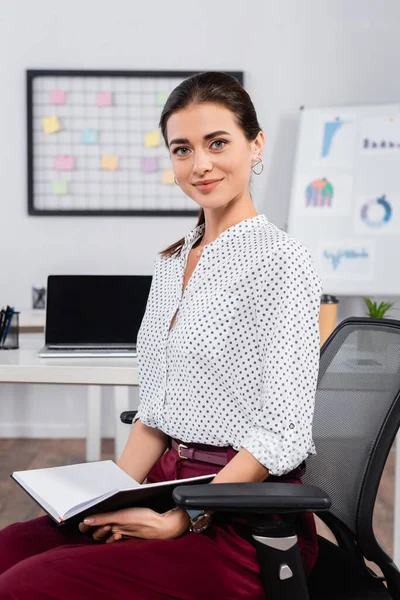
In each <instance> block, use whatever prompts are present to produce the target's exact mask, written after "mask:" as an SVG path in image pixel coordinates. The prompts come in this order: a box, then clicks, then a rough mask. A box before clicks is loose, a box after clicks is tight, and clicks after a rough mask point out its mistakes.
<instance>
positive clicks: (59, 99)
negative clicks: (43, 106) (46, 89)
mask: <svg viewBox="0 0 400 600" xmlns="http://www.w3.org/2000/svg"><path fill="white" fill-rule="evenodd" d="M50 104H65V92H64V90H51V92H50Z"/></svg>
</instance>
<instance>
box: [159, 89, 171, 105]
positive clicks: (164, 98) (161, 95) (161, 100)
mask: <svg viewBox="0 0 400 600" xmlns="http://www.w3.org/2000/svg"><path fill="white" fill-rule="evenodd" d="M168 96H169V93H168V92H157V94H156V104H157V106H164V104H165V103H166V101H167V98H168Z"/></svg>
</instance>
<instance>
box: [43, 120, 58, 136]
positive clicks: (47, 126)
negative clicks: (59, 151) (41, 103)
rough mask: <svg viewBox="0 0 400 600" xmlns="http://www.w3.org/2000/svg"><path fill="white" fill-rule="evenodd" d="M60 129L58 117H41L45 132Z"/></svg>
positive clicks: (54, 131)
mask: <svg viewBox="0 0 400 600" xmlns="http://www.w3.org/2000/svg"><path fill="white" fill-rule="evenodd" d="M60 129H61V127H60V121H59V120H58V117H56V116H54V117H45V118H44V119H43V131H44V132H45V133H56V132H57V131H60Z"/></svg>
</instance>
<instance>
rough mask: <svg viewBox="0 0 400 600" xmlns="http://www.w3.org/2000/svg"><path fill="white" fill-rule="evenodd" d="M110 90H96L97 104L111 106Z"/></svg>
mask: <svg viewBox="0 0 400 600" xmlns="http://www.w3.org/2000/svg"><path fill="white" fill-rule="evenodd" d="M111 104H112V92H97V106H111Z"/></svg>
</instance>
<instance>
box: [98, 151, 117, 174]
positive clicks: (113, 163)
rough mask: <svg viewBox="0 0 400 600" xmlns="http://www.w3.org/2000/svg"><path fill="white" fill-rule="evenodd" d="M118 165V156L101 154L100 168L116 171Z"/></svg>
mask: <svg viewBox="0 0 400 600" xmlns="http://www.w3.org/2000/svg"><path fill="white" fill-rule="evenodd" d="M117 167H118V156H115V155H113V154H103V156H102V157H101V169H103V170H104V171H116V170H117Z"/></svg>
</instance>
